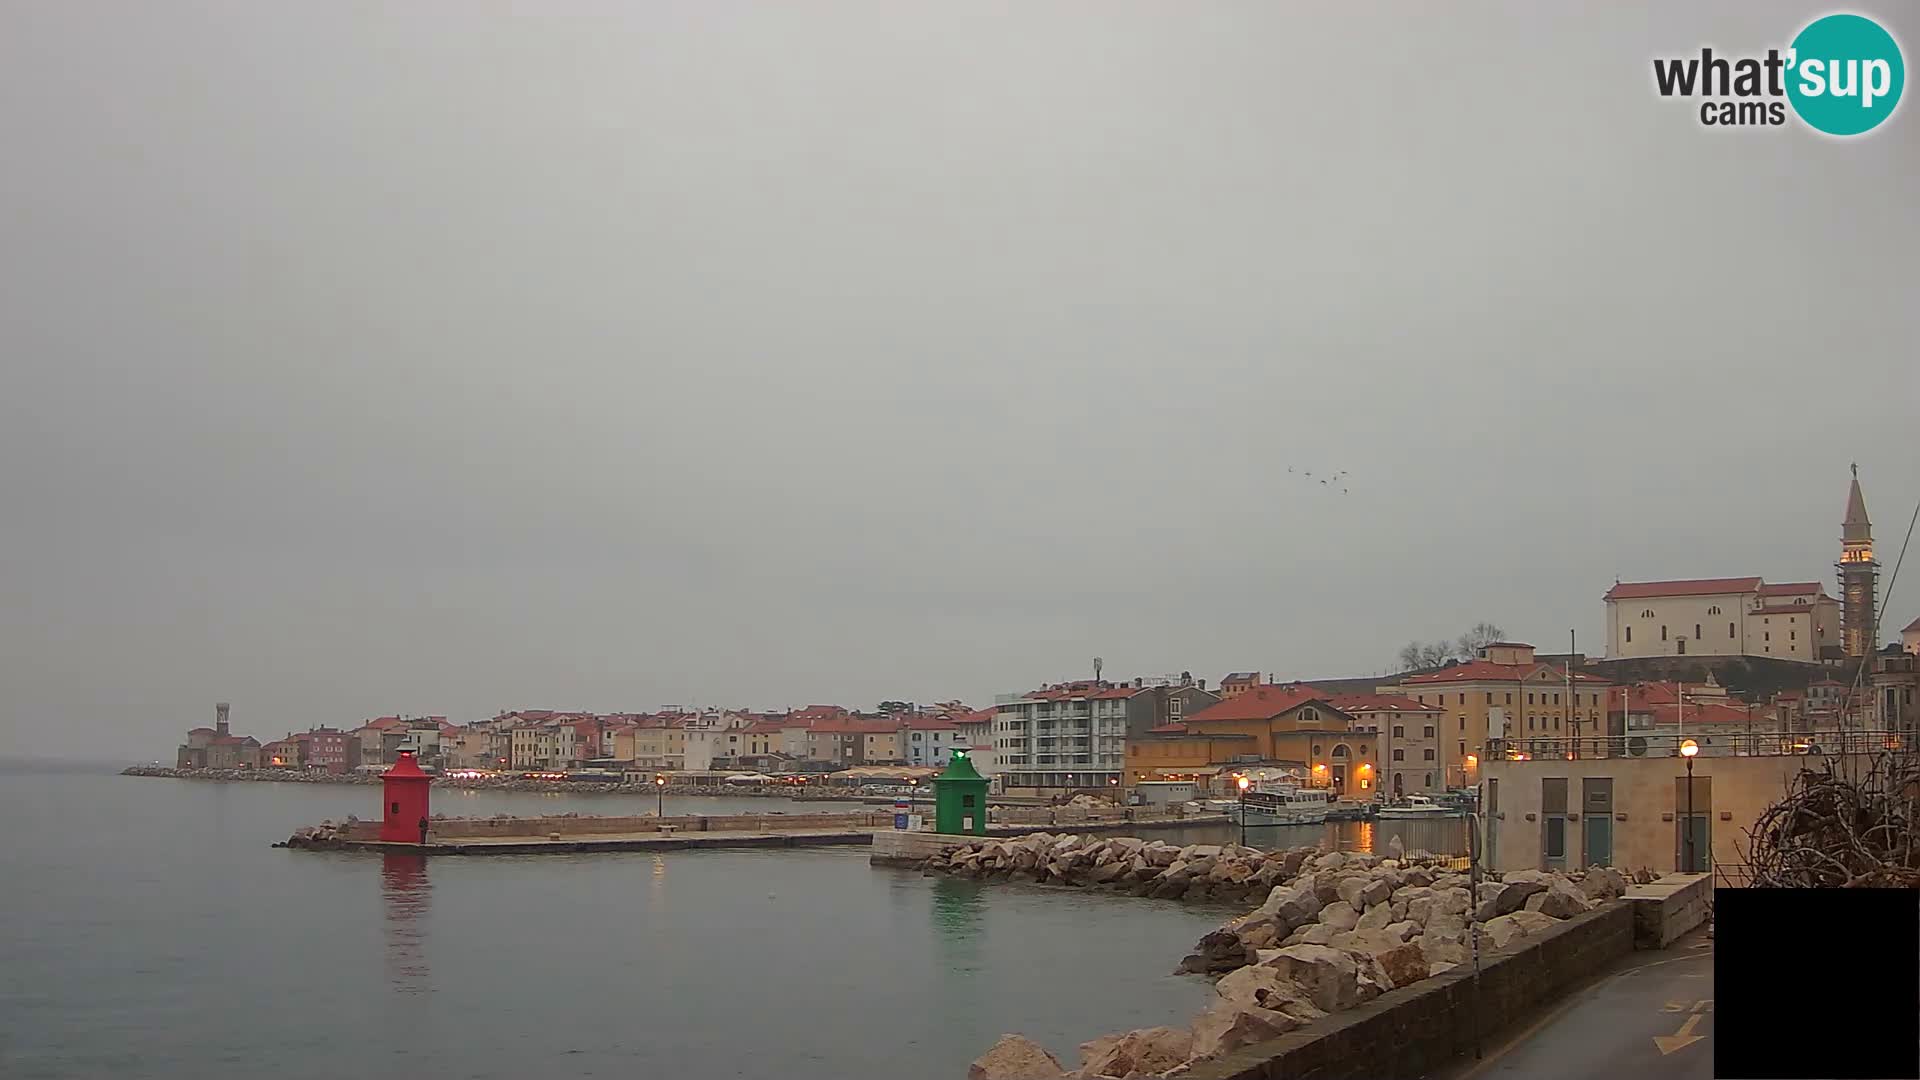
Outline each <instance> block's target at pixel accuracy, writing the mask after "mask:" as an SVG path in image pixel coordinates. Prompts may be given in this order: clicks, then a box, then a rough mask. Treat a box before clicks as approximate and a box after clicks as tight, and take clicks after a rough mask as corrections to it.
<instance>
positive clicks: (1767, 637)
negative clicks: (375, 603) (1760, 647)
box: [1760, 631, 1773, 641]
mask: <svg viewBox="0 0 1920 1080" xmlns="http://www.w3.org/2000/svg"><path fill="white" fill-rule="evenodd" d="M1760 638H1761V640H1762V641H1772V640H1773V632H1772V631H1768V632H1767V633H1764V634H1761V635H1760Z"/></svg>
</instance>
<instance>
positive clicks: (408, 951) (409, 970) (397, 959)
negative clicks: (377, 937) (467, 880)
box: [380, 854, 433, 994]
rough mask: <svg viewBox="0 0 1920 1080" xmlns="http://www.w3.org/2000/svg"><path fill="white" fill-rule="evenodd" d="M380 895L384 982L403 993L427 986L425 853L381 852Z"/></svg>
mask: <svg viewBox="0 0 1920 1080" xmlns="http://www.w3.org/2000/svg"><path fill="white" fill-rule="evenodd" d="M380 895H381V898H382V899H383V900H384V901H385V903H386V909H387V921H386V927H387V981H388V982H389V983H391V984H392V986H393V988H394V989H395V990H396V991H398V992H400V993H403V994H419V993H424V992H426V991H427V990H429V989H431V987H430V986H429V985H428V971H427V954H426V948H425V940H426V916H427V908H428V906H429V902H430V901H431V899H432V896H433V884H432V883H431V882H429V881H428V880H427V857H426V856H425V855H392V854H389V855H382V856H381V864H380Z"/></svg>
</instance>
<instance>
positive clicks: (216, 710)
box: [213, 701, 233, 737]
mask: <svg viewBox="0 0 1920 1080" xmlns="http://www.w3.org/2000/svg"><path fill="white" fill-rule="evenodd" d="M232 707H233V706H231V705H228V704H227V703H226V702H224V701H216V702H214V703H213V731H214V734H216V735H220V736H222V737H224V736H225V735H226V734H227V710H228V709H230V708H232Z"/></svg>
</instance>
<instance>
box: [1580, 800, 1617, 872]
mask: <svg viewBox="0 0 1920 1080" xmlns="http://www.w3.org/2000/svg"><path fill="white" fill-rule="evenodd" d="M1585 821H1586V828H1587V860H1586V862H1587V865H1588V866H1612V865H1613V815H1612V814H1594V813H1588V815H1587V816H1586V818H1585Z"/></svg>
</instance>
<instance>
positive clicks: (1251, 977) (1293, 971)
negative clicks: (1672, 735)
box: [929, 836, 1627, 1080]
mask: <svg viewBox="0 0 1920 1080" xmlns="http://www.w3.org/2000/svg"><path fill="white" fill-rule="evenodd" d="M1038 840H1039V838H1038V837H1028V838H1026V839H1025V840H1016V841H1007V842H1003V843H1001V844H999V845H998V847H999V850H998V851H997V852H990V851H988V850H987V849H988V848H990V847H992V846H993V845H991V844H982V845H974V846H970V847H969V848H968V849H963V850H961V851H957V852H954V853H953V854H951V855H948V856H944V858H945V859H946V860H947V861H948V864H949V868H950V870H951V872H959V873H973V874H975V875H976V876H986V877H989V878H991V877H993V876H994V875H996V874H1000V873H1006V874H1008V875H1009V877H1012V876H1016V875H1026V876H1028V877H1031V878H1033V880H1036V881H1044V880H1050V879H1057V881H1058V883H1060V884H1075V883H1076V882H1077V883H1079V884H1083V885H1087V884H1096V883H1099V882H1096V880H1095V879H1097V878H1102V877H1105V878H1107V879H1108V880H1107V881H1106V882H1104V884H1111V885H1117V886H1118V887H1121V888H1124V889H1126V890H1128V891H1131V892H1135V893H1138V894H1140V895H1152V896H1163V897H1166V898H1169V899H1173V898H1179V899H1187V898H1188V897H1189V896H1192V897H1193V898H1195V899H1203V898H1215V899H1217V898H1220V897H1221V896H1222V894H1223V893H1224V894H1225V895H1232V894H1234V893H1235V892H1236V891H1244V890H1247V889H1249V886H1250V885H1251V887H1252V888H1253V889H1257V890H1260V891H1262V892H1263V894H1264V900H1263V901H1262V902H1261V904H1260V906H1259V907H1257V908H1255V909H1254V910H1252V911H1250V912H1248V913H1246V914H1245V915H1241V916H1238V917H1236V918H1234V919H1231V920H1229V921H1228V922H1226V923H1225V924H1224V925H1222V926H1221V927H1220V928H1219V929H1218V930H1215V931H1213V932H1212V933H1209V934H1207V935H1206V936H1205V937H1203V938H1201V939H1200V941H1199V943H1198V944H1197V945H1196V946H1195V949H1194V952H1193V953H1191V954H1189V955H1188V956H1186V957H1185V958H1184V959H1182V960H1181V961H1180V966H1179V970H1180V971H1181V972H1185V973H1192V974H1198V975H1206V976H1209V977H1214V978H1217V979H1218V981H1217V982H1216V984H1215V986H1214V989H1215V992H1216V998H1215V1000H1214V1002H1213V1004H1212V1005H1210V1006H1209V1007H1208V1008H1207V1010H1206V1011H1205V1012H1203V1013H1202V1014H1201V1015H1200V1016H1199V1017H1198V1018H1197V1019H1196V1020H1195V1021H1194V1022H1193V1023H1192V1024H1191V1025H1189V1026H1187V1027H1179V1028H1176V1027H1156V1028H1145V1029H1140V1030H1136V1031H1128V1032H1124V1033H1119V1034H1113V1035H1104V1036H1101V1037H1100V1038H1098V1039H1094V1040H1091V1041H1090V1042H1086V1043H1083V1044H1081V1047H1080V1052H1081V1061H1080V1065H1079V1066H1078V1067H1077V1068H1076V1069H1073V1070H1071V1071H1070V1070H1068V1069H1067V1068H1066V1067H1065V1066H1063V1065H1062V1064H1061V1063H1060V1061H1059V1060H1058V1059H1057V1058H1055V1057H1054V1056H1053V1055H1052V1054H1051V1053H1049V1052H1048V1051H1047V1050H1046V1049H1045V1048H1044V1047H1041V1046H1040V1045H1038V1044H1036V1043H1034V1042H1032V1041H1031V1040H1028V1039H1026V1038H1024V1037H1022V1036H1019V1035H1007V1036H1004V1037H1003V1038H1001V1040H1000V1041H999V1042H998V1043H996V1044H995V1045H994V1046H993V1048H992V1049H990V1050H988V1051H987V1053H986V1054H984V1055H983V1056H981V1057H980V1058H979V1059H978V1060H976V1061H975V1062H974V1063H973V1065H972V1067H971V1068H969V1069H968V1071H967V1076H968V1080H1065V1078H1075V1080H1094V1078H1109V1077H1163V1076H1177V1075H1179V1074H1181V1073H1182V1072H1185V1071H1186V1070H1188V1069H1189V1068H1191V1067H1192V1066H1193V1065H1194V1064H1196V1063H1198V1062H1201V1061H1206V1060H1210V1059H1212V1058H1216V1057H1219V1056H1220V1055H1223V1054H1226V1053H1229V1052H1231V1051H1233V1050H1235V1049H1238V1048H1239V1047H1241V1046H1245V1045H1247V1044H1249V1043H1254V1042H1260V1041H1263V1040H1266V1039H1273V1038H1277V1037H1279V1036H1280V1035H1283V1034H1285V1033H1286V1032H1289V1031H1292V1030H1293V1029H1295V1028H1297V1027H1300V1026H1302V1025H1304V1024H1308V1023H1312V1022H1313V1021H1315V1020H1318V1019H1320V1018H1322V1017H1325V1016H1327V1015H1329V1014H1331V1013H1336V1012H1340V1011H1342V1010H1345V1009H1351V1008H1353V1007H1355V1006H1357V1005H1360V1004H1362V1003H1364V1002H1367V1001H1370V1000H1372V999H1373V998H1375V997H1378V996H1379V995H1380V994H1383V993H1385V992H1387V991H1389V990H1394V989H1398V988H1400V987H1403V986H1409V985H1412V984H1413V983H1416V982H1419V981H1420V980H1422V979H1426V978H1430V977H1432V976H1434V975H1437V974H1440V973H1441V972H1444V971H1448V970H1451V969H1452V968H1454V967H1457V966H1459V965H1462V964H1467V963H1471V962H1472V952H1471V948H1472V945H1471V938H1472V934H1473V932H1474V929H1475V928H1476V927H1477V928H1478V930H1479V935H1480V941H1481V942H1482V944H1483V945H1484V946H1485V947H1487V948H1491V949H1503V948H1506V947H1508V946H1510V945H1512V944H1514V943H1515V942H1517V941H1523V939H1525V938H1526V937H1528V936H1529V935H1535V934H1539V933H1541V932H1542V931H1544V930H1545V929H1546V928H1548V927H1551V926H1554V925H1556V924H1557V923H1558V922H1559V921H1560V920H1563V919H1568V918H1572V917H1573V916H1575V915H1578V914H1581V913H1583V912H1585V911H1588V910H1590V909H1591V908H1593V907H1594V906H1596V905H1597V904H1600V903H1604V902H1607V901H1610V900H1614V899H1617V898H1618V897H1620V896H1621V895H1623V894H1624V893H1625V891H1626V886H1627V881H1626V879H1625V878H1624V877H1623V876H1622V875H1621V874H1620V873H1619V872H1618V871H1615V870H1611V869H1605V868H1601V867H1594V868H1591V869H1589V870H1588V871H1586V872H1585V873H1583V874H1571V875H1565V874H1549V873H1541V872H1537V871H1515V872H1512V873H1508V874H1506V875H1504V876H1502V875H1495V874H1489V875H1487V876H1486V877H1487V880H1484V881H1482V882H1481V883H1480V885H1479V888H1478V890H1477V891H1476V890H1475V889H1474V888H1473V885H1472V881H1471V879H1470V878H1469V877H1468V876H1467V875H1466V874H1464V873H1459V872H1455V871H1452V870H1450V869H1448V868H1447V867H1446V865H1445V864H1444V863H1442V862H1441V861H1439V860H1435V859H1432V858H1430V857H1424V856H1414V857H1411V858H1407V859H1378V858H1375V857H1374V856H1372V855H1365V854H1350V853H1344V852H1327V853H1321V852H1318V851H1317V850H1314V849H1304V848H1296V849H1292V850H1289V851H1277V852H1256V851H1252V850H1250V849H1247V848H1240V847H1235V846H1232V845H1223V846H1219V847H1214V846H1211V845H1190V846H1188V847H1185V848H1178V849H1170V846H1169V845H1157V846H1156V845H1154V844H1152V843H1149V842H1146V841H1140V840H1137V839H1133V838H1128V837H1116V838H1112V839H1108V840H1104V841H1092V840H1091V839H1090V838H1082V837H1072V836H1069V837H1054V838H1050V842H1048V843H1041V844H1035V845H1034V846H1029V842H1030V841H1038ZM1082 853H1085V854H1082ZM1169 854H1171V855H1172V856H1173V859H1172V861H1170V862H1164V863H1163V862H1162V860H1165V859H1167V858H1168V855H1169ZM1029 858H1031V859H1032V863H1031V865H1026V864H1027V863H1028V860H1029ZM929 861H930V862H937V861H938V859H936V860H929ZM982 862H989V863H990V864H991V865H990V867H989V868H988V869H985V870H980V869H979V867H980V864H981V863H982ZM1115 866H1118V867H1120V869H1119V870H1118V871H1115V870H1112V869H1110V868H1111V867H1115ZM1128 878H1131V879H1132V880H1131V881H1127V880H1126V879H1128ZM1236 878H1237V879H1238V880H1237V881H1236V880H1235V879H1236ZM1262 878H1264V879H1265V881H1266V882H1267V883H1269V884H1253V883H1255V882H1256V881H1259V880H1260V879H1262ZM1196 886H1198V887H1199V888H1198V889H1196Z"/></svg>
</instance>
